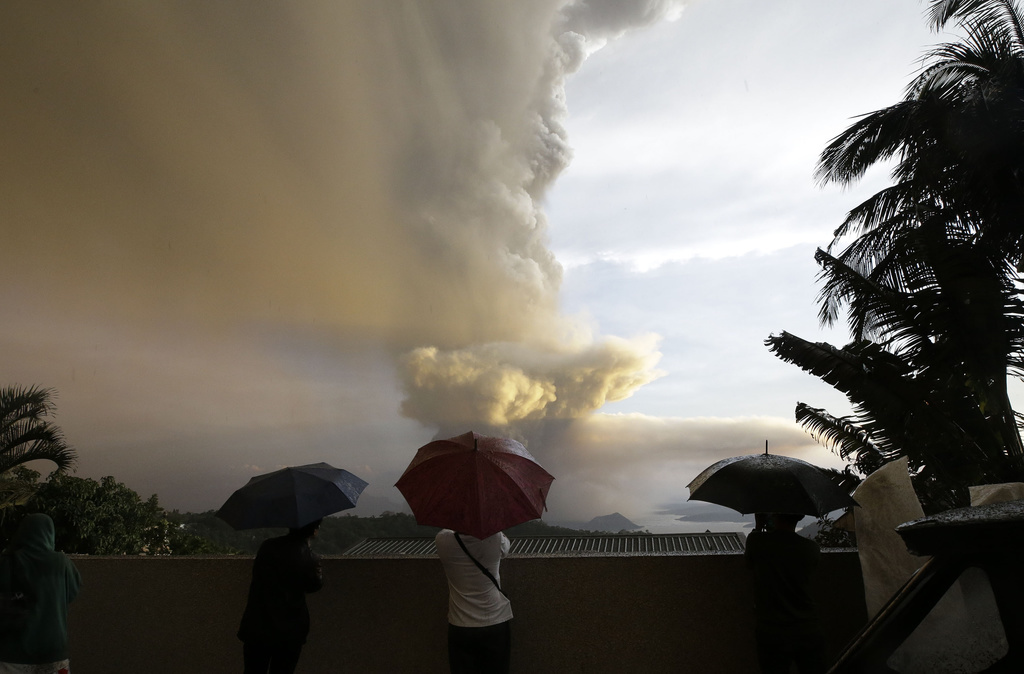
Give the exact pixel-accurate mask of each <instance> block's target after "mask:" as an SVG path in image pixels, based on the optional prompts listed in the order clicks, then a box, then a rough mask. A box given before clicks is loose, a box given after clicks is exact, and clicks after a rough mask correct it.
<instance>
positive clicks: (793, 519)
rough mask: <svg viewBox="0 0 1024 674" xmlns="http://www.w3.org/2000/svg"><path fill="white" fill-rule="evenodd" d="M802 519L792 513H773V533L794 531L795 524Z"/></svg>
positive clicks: (800, 516)
mask: <svg viewBox="0 0 1024 674" xmlns="http://www.w3.org/2000/svg"><path fill="white" fill-rule="evenodd" d="M803 518H804V516H803V515H797V514H794V513H773V514H772V521H773V523H774V525H775V526H774V529H775V531H796V525H797V523H798V522H799V521H800V520H802V519H803Z"/></svg>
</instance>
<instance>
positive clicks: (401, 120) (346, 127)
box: [0, 0, 806, 517]
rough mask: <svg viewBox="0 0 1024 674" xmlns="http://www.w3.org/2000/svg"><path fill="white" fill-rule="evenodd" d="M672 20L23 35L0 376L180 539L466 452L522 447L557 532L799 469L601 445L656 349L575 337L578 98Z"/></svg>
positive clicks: (381, 16)
mask: <svg viewBox="0 0 1024 674" xmlns="http://www.w3.org/2000/svg"><path fill="white" fill-rule="evenodd" d="M683 4H684V3H682V2H668V1H656V0H650V1H647V2H628V3H623V2H614V1H611V0H602V1H595V0H588V1H585V2H584V1H582V0H581V1H577V2H549V1H547V0H522V1H519V0H517V1H516V2H493V3H477V2H464V1H446V0H436V1H433V0H432V1H431V2H414V1H400V0H396V1H394V2H390V1H389V2H376V1H369V0H368V1H365V2H358V1H357V2H333V1H331V0H307V1H305V2H301V3H288V4H253V3H249V2H243V1H241V0H228V1H225V2H218V3H130V2H123V3H116V2H114V3H105V4H101V5H88V6H86V5H84V4H75V3H58V4H47V3H6V4H4V5H3V6H2V7H0V91H2V92H3V95H2V96H0V142H2V146H3V148H4V151H3V152H2V153H0V238H2V240H3V242H4V250H5V253H6V255H5V263H4V265H2V266H0V309H2V311H3V315H4V318H5V322H6V324H7V325H9V326H10V327H9V328H8V329H5V330H4V331H3V333H2V334H0V370H2V371H3V372H4V373H5V377H7V378H9V379H8V381H9V382H10V383H13V382H20V383H25V384H31V383H38V384H41V385H45V386H53V387H56V388H57V389H58V390H59V392H60V397H59V398H58V405H59V407H58V409H59V417H58V419H57V421H58V422H59V423H61V424H62V426H64V428H65V431H66V432H67V434H68V437H69V438H70V440H71V441H72V443H73V444H74V445H75V446H76V447H77V448H78V450H79V453H80V456H81V463H80V467H81V470H82V471H83V472H84V473H85V474H88V475H98V474H110V473H112V474H115V475H117V476H118V477H120V478H122V479H125V480H127V481H128V482H129V483H130V484H131V485H133V486H135V487H136V488H138V489H140V490H141V491H143V492H146V493H152V492H153V491H156V492H159V493H160V496H161V499H162V500H163V501H164V502H165V503H167V504H168V505H171V506H173V507H182V508H188V509H201V508H210V507H215V506H216V505H218V503H219V501H221V500H222V499H223V497H224V496H226V494H228V493H230V491H231V490H232V489H233V488H234V487H236V486H238V485H239V484H242V483H244V481H245V480H246V479H248V477H249V476H250V475H251V474H252V471H253V466H260V467H268V468H272V467H276V466H279V465H282V464H287V463H299V462H310V461H315V460H330V461H332V462H335V463H338V464H339V465H344V466H346V467H348V468H352V469H354V470H355V472H357V473H358V474H361V475H363V476H364V477H367V478H369V479H370V480H371V490H369V491H370V492H371V493H372V490H379V491H377V493H376V495H377V496H388V495H390V492H389V491H388V490H390V488H391V487H390V486H391V484H393V481H394V478H395V477H397V474H398V473H400V471H401V469H402V467H403V466H404V464H405V463H406V462H407V461H408V459H409V458H411V453H412V451H413V450H414V449H415V447H416V446H417V445H418V444H419V443H422V442H424V441H426V440H428V439H429V438H430V437H431V435H432V434H434V433H438V432H441V431H442V430H447V429H453V430H464V429H465V428H464V427H465V426H473V427H477V426H479V427H480V429H481V430H494V431H495V432H503V433H507V434H509V435H513V436H515V437H519V438H521V439H523V440H524V441H527V442H528V443H529V447H530V450H531V451H532V452H534V453H535V455H536V456H538V458H539V459H541V460H542V461H543V462H544V463H545V465H546V466H548V467H549V469H550V470H552V472H554V473H555V474H556V476H557V478H558V482H557V483H556V486H555V488H554V489H553V490H552V514H553V515H560V516H562V517H565V516H568V515H570V514H571V515H577V514H578V515H580V516H583V515H588V516H593V515H596V514H603V513H604V512H608V511H612V510H620V511H622V512H626V511H627V510H628V507H627V505H624V504H634V505H635V506H636V507H637V508H639V507H640V503H641V501H644V502H646V503H648V505H649V504H650V503H653V502H657V499H661V498H672V497H674V495H675V494H676V493H678V491H679V489H680V486H681V485H680V484H679V483H680V482H682V481H683V480H684V478H685V474H686V473H687V471H692V470H694V469H696V468H698V467H699V464H700V463H702V462H704V461H706V460H708V461H709V460H711V459H712V458H713V456H717V454H715V452H718V451H734V450H737V451H738V450H739V449H740V448H741V447H742V448H744V451H745V448H747V447H748V446H752V445H756V444H757V443H759V442H760V440H761V438H762V436H766V437H767V436H768V435H769V431H771V433H774V435H775V437H777V438H779V439H778V440H777V442H779V443H780V444H781V445H785V444H786V443H789V444H790V445H792V446H793V447H797V446H798V445H799V446H802V445H800V444H799V443H800V442H801V441H803V442H806V438H805V436H803V435H802V434H799V431H798V430H795V428H794V427H793V426H792V424H789V425H788V426H787V425H786V424H785V423H783V422H780V421H778V420H764V419H760V420H756V419H755V420H749V419H748V420H741V422H735V423H733V422H731V421H728V420H689V421H688V420H680V419H669V420H657V419H653V418H650V417H619V416H611V415H600V414H598V415H595V414H594V413H595V412H598V411H599V410H601V409H602V407H603V406H604V405H606V404H607V403H609V402H614V401H617V400H622V399H623V398H626V397H627V396H630V395H631V394H633V393H634V392H636V391H637V390H638V389H639V388H640V387H642V386H643V385H644V384H645V383H647V382H649V381H651V380H652V379H653V378H655V377H657V376H658V371H657V370H656V369H655V368H656V364H657V362H658V358H659V354H658V340H657V338H655V337H652V336H639V337H638V336H636V335H622V336H620V337H610V336H605V335H601V334H599V331H598V330H596V329H595V330H593V332H594V333H595V334H594V335H593V336H591V335H590V334H588V330H586V329H584V327H583V326H582V325H581V324H579V323H578V322H577V319H575V318H572V317H566V316H564V315H562V312H561V310H560V306H559V290H560V286H561V283H562V274H563V270H562V268H561V265H560V264H559V262H558V260H556V259H555V256H554V255H553V254H552V252H551V250H550V248H549V245H548V244H549V242H548V234H547V229H548V222H547V219H546V217H545V214H544V211H543V203H544V198H545V195H546V194H547V193H548V192H549V191H550V189H551V187H552V185H553V184H554V182H555V180H556V179H557V178H558V176H559V174H560V173H561V172H562V171H564V169H565V168H566V166H568V164H569V162H570V160H571V157H572V152H571V148H570V143H569V138H568V137H567V134H566V131H565V128H564V127H563V122H564V118H565V114H566V107H565V106H566V101H565V97H564V85H565V79H566V77H567V76H568V75H570V74H571V73H573V72H574V71H575V70H576V69H577V68H579V67H580V65H581V64H582V63H583V61H584V59H585V58H586V57H587V55H588V54H591V53H593V50H594V49H597V48H599V47H600V46H601V45H602V44H604V43H605V42H606V41H608V40H610V39H613V38H615V37H616V36H618V35H621V34H623V33H624V32H625V31H628V30H630V29H632V28H639V27H643V26H647V25H651V24H652V23H654V22H656V21H659V20H662V19H665V18H672V17H674V16H676V15H678V11H679V9H680V8H681V7H682V6H683ZM5 383H8V382H0V385H2V384H5ZM399 386H400V387H401V388H399ZM403 396H404V399H403ZM402 415H404V416H402ZM458 426H462V427H463V428H455V427H458ZM738 429H742V430H738ZM699 438H704V439H705V441H704V442H697V439H699ZM748 438H749V440H748ZM798 438H800V439H798ZM751 448H752V449H753V447H751ZM198 472H201V473H202V475H201V476H193V474H194V473H198ZM585 511H586V512H585ZM626 514H629V513H626Z"/></svg>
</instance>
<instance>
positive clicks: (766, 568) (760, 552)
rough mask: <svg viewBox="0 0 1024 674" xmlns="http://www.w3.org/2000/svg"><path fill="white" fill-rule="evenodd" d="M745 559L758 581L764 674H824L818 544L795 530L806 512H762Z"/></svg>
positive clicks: (757, 607)
mask: <svg viewBox="0 0 1024 674" xmlns="http://www.w3.org/2000/svg"><path fill="white" fill-rule="evenodd" d="M754 518H755V528H754V531H753V532H751V534H750V535H749V536H747V544H746V552H745V553H744V554H745V557H746V560H747V566H748V567H749V568H750V571H751V574H752V575H753V581H754V621H755V622H754V629H755V633H756V638H757V660H758V664H759V665H760V666H761V672H762V673H763V674H776V673H778V674H789V671H790V664H794V665H796V668H797V671H798V672H800V673H801V674H823V673H824V672H825V649H824V635H823V634H822V632H821V624H820V621H819V620H818V614H817V607H816V605H815V601H814V596H813V593H812V591H811V579H812V577H813V575H814V573H815V571H816V570H817V568H818V559H819V557H820V550H819V549H818V544H817V543H815V542H814V541H812V540H811V539H809V538H805V537H803V536H801V535H800V534H798V533H796V525H797V522H799V521H800V520H801V519H802V518H803V516H802V515H790V514H786V513H757V514H756V515H755V516H754Z"/></svg>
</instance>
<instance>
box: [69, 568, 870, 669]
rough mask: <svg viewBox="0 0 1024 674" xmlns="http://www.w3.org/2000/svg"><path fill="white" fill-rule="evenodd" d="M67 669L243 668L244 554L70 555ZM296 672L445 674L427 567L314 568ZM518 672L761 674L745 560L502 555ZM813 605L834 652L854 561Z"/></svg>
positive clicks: (844, 630)
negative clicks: (75, 588)
mask: <svg viewBox="0 0 1024 674" xmlns="http://www.w3.org/2000/svg"><path fill="white" fill-rule="evenodd" d="M75 564H77V565H78V567H79V569H80V570H81V572H82V575H83V579H84V586H83V589H82V593H81V594H80V596H79V598H78V599H77V600H76V601H75V603H74V604H72V610H71V628H70V629H71V654H72V668H73V671H74V672H75V674H120V673H121V672H124V673H125V674H128V673H129V672H130V673H132V674H135V673H137V672H147V674H164V673H166V674H183V673H189V674H191V673H196V674H218V673H220V672H241V670H242V667H241V643H240V642H239V641H238V640H237V639H236V637H235V631H236V629H237V627H238V620H239V618H240V617H241V614H242V609H243V607H244V604H245V596H246V590H247V588H248V583H249V575H250V569H251V565H252V560H251V558H145V557H118V558H110V557H78V558H75ZM324 576H325V586H324V589H323V590H322V591H320V592H319V593H316V594H313V595H310V597H309V605H310V612H311V614H312V631H311V633H310V636H309V642H308V643H307V645H306V648H305V650H304V651H303V655H302V659H301V660H300V662H299V668H298V673H299V674H303V673H305V674H313V673H317V674H322V673H334V672H385V673H388V674H393V673H401V672H417V673H418V672H446V671H447V660H446V651H445V638H446V620H445V615H446V609H447V585H446V583H445V579H444V574H443V572H442V571H441V565H440V563H439V562H438V561H437V560H436V559H350V558H328V559H326V560H324ZM502 585H503V587H504V589H505V590H506V592H507V593H508V595H509V597H511V599H512V603H513V609H514V611H515V614H516V618H515V621H514V622H513V628H512V629H513V654H512V659H513V663H512V669H513V671H514V672H531V673H534V672H539V673H544V672H558V673H559V674H562V673H565V672H645V673H652V674H653V673H658V672H679V671H691V672H702V673H705V674H714V673H716V672H721V673H723V674H726V673H727V674H735V673H737V672H754V671H757V667H756V663H755V660H754V651H753V615H752V610H751V591H750V581H749V577H748V575H747V572H746V570H745V568H744V566H743V558H742V556H740V555H732V554H730V555H709V556H686V557H586V558H560V557H559V558H556V557H552V558H513V559H507V560H505V561H504V562H503V563H502ZM817 590H818V595H819V602H820V609H821V614H822V620H823V625H824V628H825V629H826V631H827V633H828V634H829V635H830V643H829V653H830V655H831V654H834V653H835V652H836V651H838V649H839V648H841V647H842V646H843V644H845V643H846V641H847V640H848V639H849V638H850V637H851V636H853V634H854V633H855V632H856V631H857V629H858V628H859V627H860V626H861V624H863V622H864V621H865V608H864V598H863V589H862V585H861V580H860V565H859V563H858V560H857V555H856V554H853V553H826V554H825V555H823V563H822V572H821V573H820V574H819V581H818V588H817Z"/></svg>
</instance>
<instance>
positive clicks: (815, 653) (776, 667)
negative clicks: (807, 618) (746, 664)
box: [757, 633, 825, 674]
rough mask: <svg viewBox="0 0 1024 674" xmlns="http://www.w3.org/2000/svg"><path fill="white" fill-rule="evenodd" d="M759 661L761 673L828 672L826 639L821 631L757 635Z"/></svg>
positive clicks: (815, 673)
mask: <svg viewBox="0 0 1024 674" xmlns="http://www.w3.org/2000/svg"><path fill="white" fill-rule="evenodd" d="M757 663H758V664H759V665H760V666H761V672H762V674H789V672H790V668H789V667H790V665H796V671H798V672H800V674H825V640H824V638H823V637H822V636H821V635H819V634H807V635H799V636H791V635H784V636H783V635H769V634H764V633H758V635H757Z"/></svg>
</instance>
